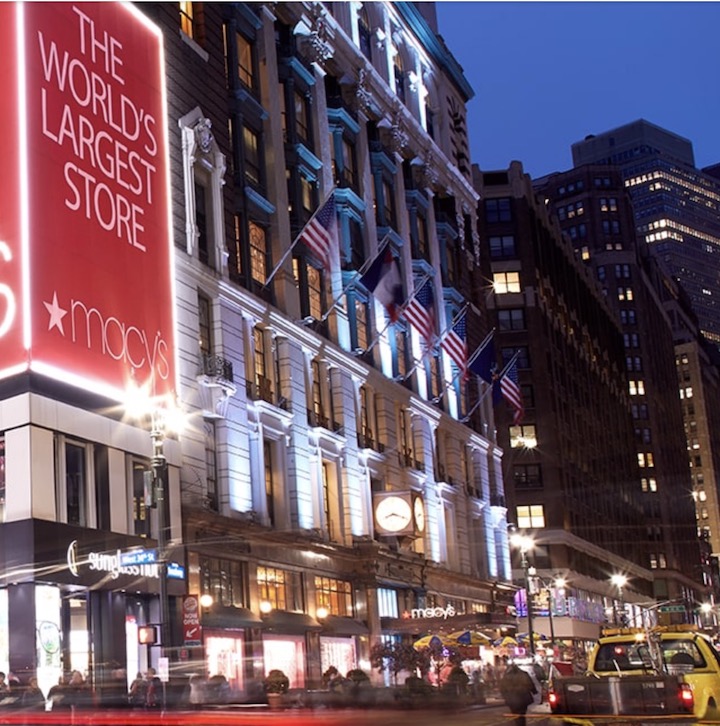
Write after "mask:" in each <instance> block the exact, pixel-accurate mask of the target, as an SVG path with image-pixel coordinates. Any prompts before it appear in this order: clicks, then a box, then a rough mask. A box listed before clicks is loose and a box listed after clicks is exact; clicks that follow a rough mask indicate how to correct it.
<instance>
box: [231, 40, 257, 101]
mask: <svg viewBox="0 0 720 726" xmlns="http://www.w3.org/2000/svg"><path fill="white" fill-rule="evenodd" d="M235 41H236V44H237V74H238V78H239V79H240V81H241V82H242V83H243V84H244V85H245V86H247V87H248V88H250V89H251V90H256V84H257V81H256V75H255V45H254V43H252V42H251V41H250V40H248V39H247V38H246V37H245V36H244V35H243V34H242V33H236V34H235Z"/></svg>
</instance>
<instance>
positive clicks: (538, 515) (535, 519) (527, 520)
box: [516, 504, 545, 529]
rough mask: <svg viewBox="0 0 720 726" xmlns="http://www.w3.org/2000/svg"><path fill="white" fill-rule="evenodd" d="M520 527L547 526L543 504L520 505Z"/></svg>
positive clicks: (518, 511) (518, 522)
mask: <svg viewBox="0 0 720 726" xmlns="http://www.w3.org/2000/svg"><path fill="white" fill-rule="evenodd" d="M516 515H517V526H518V528H519V529H537V528H540V527H544V526H545V508H544V507H543V505H542V504H530V505H525V506H520V507H518V508H517V510H516Z"/></svg>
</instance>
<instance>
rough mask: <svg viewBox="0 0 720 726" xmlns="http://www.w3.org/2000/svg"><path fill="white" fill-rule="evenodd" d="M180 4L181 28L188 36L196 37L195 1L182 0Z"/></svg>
mask: <svg viewBox="0 0 720 726" xmlns="http://www.w3.org/2000/svg"><path fill="white" fill-rule="evenodd" d="M179 5H180V30H182V32H183V33H185V35H187V36H188V38H194V37H195V29H194V27H193V3H187V2H181V3H179Z"/></svg>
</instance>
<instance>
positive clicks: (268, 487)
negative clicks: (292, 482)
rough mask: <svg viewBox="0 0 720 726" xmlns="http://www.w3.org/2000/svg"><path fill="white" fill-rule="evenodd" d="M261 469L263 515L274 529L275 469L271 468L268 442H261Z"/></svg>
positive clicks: (271, 454) (269, 444)
mask: <svg viewBox="0 0 720 726" xmlns="http://www.w3.org/2000/svg"><path fill="white" fill-rule="evenodd" d="M263 468H264V474H265V514H266V516H267V520H268V524H269V525H270V526H271V527H274V526H275V524H276V522H275V497H276V495H277V492H276V486H275V474H274V471H275V467H274V466H273V448H272V443H271V442H270V441H267V440H264V441H263Z"/></svg>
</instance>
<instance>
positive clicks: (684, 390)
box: [680, 386, 693, 399]
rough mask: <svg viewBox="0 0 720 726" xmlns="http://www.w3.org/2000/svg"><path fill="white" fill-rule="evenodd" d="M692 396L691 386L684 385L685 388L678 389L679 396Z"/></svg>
mask: <svg viewBox="0 0 720 726" xmlns="http://www.w3.org/2000/svg"><path fill="white" fill-rule="evenodd" d="M692 397H693V389H692V386H686V387H685V388H681V389H680V398H681V399H683V398H692Z"/></svg>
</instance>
